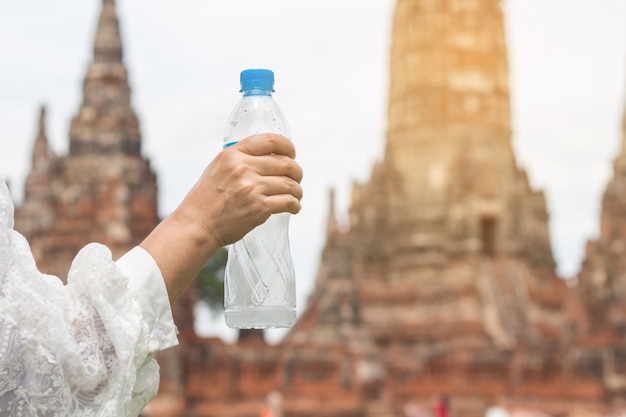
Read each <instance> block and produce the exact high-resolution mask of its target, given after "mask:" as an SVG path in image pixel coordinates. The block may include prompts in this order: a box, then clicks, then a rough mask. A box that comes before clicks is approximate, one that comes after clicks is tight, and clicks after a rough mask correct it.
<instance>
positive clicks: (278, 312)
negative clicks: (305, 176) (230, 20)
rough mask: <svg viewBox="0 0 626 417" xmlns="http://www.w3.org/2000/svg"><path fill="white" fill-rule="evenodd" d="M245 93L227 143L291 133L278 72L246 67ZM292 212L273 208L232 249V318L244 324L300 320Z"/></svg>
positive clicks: (227, 289)
mask: <svg viewBox="0 0 626 417" xmlns="http://www.w3.org/2000/svg"><path fill="white" fill-rule="evenodd" d="M240 80H241V90H240V92H241V93H242V96H243V97H242V98H241V100H240V101H239V103H238V104H237V106H236V107H235V108H234V110H233V112H232V113H231V115H230V118H229V120H228V123H227V125H226V130H225V133H224V148H227V147H229V146H231V145H234V144H235V143H237V142H238V141H239V140H241V139H244V138H246V137H248V136H250V135H253V134H257V133H278V134H280V135H282V136H285V137H287V138H290V137H291V132H290V131H289V125H288V123H287V120H286V119H285V117H284V116H283V114H282V112H281V111H280V109H279V108H278V105H277V104H276V102H275V101H274V100H273V98H272V93H273V92H274V73H273V72H272V71H270V70H266V69H249V70H244V71H242V72H241V75H240ZM289 218H290V214H289V213H280V214H273V215H272V216H270V218H269V219H268V220H267V221H266V222H265V223H264V224H262V225H260V226H257V227H256V228H255V229H253V230H252V231H251V232H249V233H248V234H247V235H246V236H245V237H244V238H243V239H241V240H240V241H238V242H236V243H234V244H232V245H231V246H230V247H229V250H228V262H227V264H226V273H225V277H224V280H225V282H224V307H225V318H226V324H227V325H228V326H229V327H233V328H238V329H253V328H254V329H263V328H276V327H289V326H291V325H293V323H294V322H295V320H296V289H295V272H294V268H293V261H292V259H291V253H290V250H289Z"/></svg>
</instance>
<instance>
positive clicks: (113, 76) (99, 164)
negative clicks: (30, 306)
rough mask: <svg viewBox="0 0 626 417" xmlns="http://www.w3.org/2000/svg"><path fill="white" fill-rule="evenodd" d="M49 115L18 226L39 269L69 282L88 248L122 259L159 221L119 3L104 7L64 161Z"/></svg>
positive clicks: (40, 135)
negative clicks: (55, 147) (96, 245)
mask: <svg viewBox="0 0 626 417" xmlns="http://www.w3.org/2000/svg"><path fill="white" fill-rule="evenodd" d="M44 116H45V109H42V111H41V116H40V120H39V132H38V134H37V138H36V139H35V144H34V147H33V156H32V169H31V171H30V173H29V174H28V178H27V179H26V184H25V195H24V202H23V204H22V206H21V207H19V208H18V209H17V210H16V216H15V224H16V228H17V229H18V230H20V231H21V232H22V233H24V235H25V236H27V238H28V239H29V241H30V243H31V247H32V249H33V253H34V254H35V258H36V259H37V260H38V262H37V263H38V266H39V268H40V269H41V270H42V271H45V272H47V273H52V274H55V275H58V276H61V277H65V276H66V275H67V271H68V270H69V265H70V262H71V260H72V259H74V256H75V255H76V253H77V252H78V250H79V249H80V248H82V247H83V246H84V245H85V244H86V243H88V242H94V241H97V242H101V243H104V244H106V245H107V246H108V247H109V248H110V249H111V251H112V252H113V255H114V256H119V255H121V254H123V253H124V252H126V251H128V250H129V249H130V248H132V247H133V246H135V245H137V244H138V243H139V242H140V241H141V240H142V239H143V238H144V237H145V236H146V235H147V234H148V233H149V232H150V230H152V229H153V228H154V227H155V226H156V224H157V223H158V217H157V186H156V175H155V173H154V172H153V171H152V169H151V167H150V163H149V161H148V160H147V159H146V158H144V157H143V156H142V155H141V133H140V130H139V120H138V119H137V116H136V114H135V112H134V110H133V109H132V106H131V102H130V87H129V85H128V74H127V71H126V67H125V66H124V63H123V61H122V42H121V39H120V34H119V27H118V20H117V16H116V11H115V3H114V1H113V0H104V1H103V4H102V12H101V14H100V19H99V21H98V28H97V31H96V36H95V41H94V48H93V60H92V61H91V63H90V64H89V67H88V69H87V74H86V76H85V79H84V81H83V101H82V104H81V106H80V109H79V110H78V114H77V115H76V116H75V117H74V119H73V120H72V124H71V127H70V132H69V142H70V146H69V154H68V155H66V156H62V157H57V156H56V155H55V154H54V152H53V151H52V150H51V149H50V146H49V145H48V141H47V138H46V131H45V117H44ZM44 254H45V256H43V255H44Z"/></svg>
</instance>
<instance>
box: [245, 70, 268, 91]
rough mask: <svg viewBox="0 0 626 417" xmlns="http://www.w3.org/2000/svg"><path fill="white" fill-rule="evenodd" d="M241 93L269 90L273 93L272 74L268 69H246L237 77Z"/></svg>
mask: <svg viewBox="0 0 626 417" xmlns="http://www.w3.org/2000/svg"><path fill="white" fill-rule="evenodd" d="M239 82H240V83H241V90H239V91H240V92H241V91H244V90H251V89H255V90H270V91H274V72H272V71H271V70H268V69H247V70H243V71H241V74H240V75H239Z"/></svg>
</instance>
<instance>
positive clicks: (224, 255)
mask: <svg viewBox="0 0 626 417" xmlns="http://www.w3.org/2000/svg"><path fill="white" fill-rule="evenodd" d="M227 260H228V249H226V248H221V249H220V250H218V251H217V252H216V253H215V255H213V257H212V258H211V259H209V261H208V262H207V263H206V265H204V267H202V269H201V270H200V272H199V273H198V277H197V279H196V289H197V297H198V301H201V302H203V303H205V304H206V305H207V306H208V307H209V310H210V311H211V314H212V315H216V314H219V313H221V312H222V311H224V270H225V268H226V261H227Z"/></svg>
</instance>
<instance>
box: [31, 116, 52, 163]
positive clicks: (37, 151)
mask: <svg viewBox="0 0 626 417" xmlns="http://www.w3.org/2000/svg"><path fill="white" fill-rule="evenodd" d="M55 157H56V155H55V154H54V151H53V150H52V148H51V147H50V144H49V143H48V137H47V135H46V107H45V106H43V105H42V106H41V108H40V109H39V122H38V128H37V136H36V137H35V143H34V144H33V154H32V157H31V162H32V164H33V171H35V172H43V171H46V170H48V168H49V166H50V164H51V162H52V161H53V160H54V158H55Z"/></svg>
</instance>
